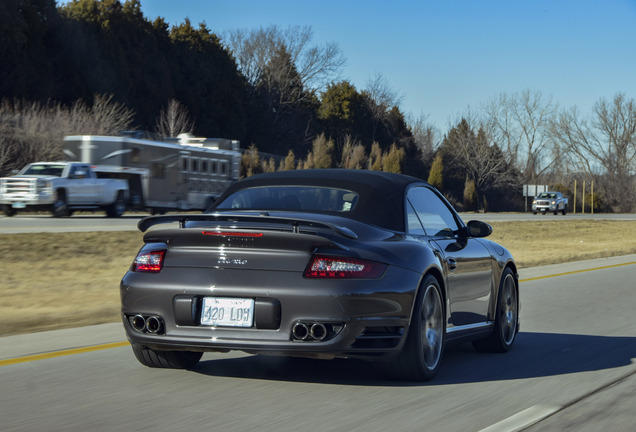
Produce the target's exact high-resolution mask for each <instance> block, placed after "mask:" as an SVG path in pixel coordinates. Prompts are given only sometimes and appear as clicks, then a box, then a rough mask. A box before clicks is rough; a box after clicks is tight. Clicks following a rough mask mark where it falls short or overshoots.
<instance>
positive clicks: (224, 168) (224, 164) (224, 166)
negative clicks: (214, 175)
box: [221, 161, 227, 175]
mask: <svg viewBox="0 0 636 432" xmlns="http://www.w3.org/2000/svg"><path fill="white" fill-rule="evenodd" d="M225 174H227V162H225V161H221V175H225Z"/></svg>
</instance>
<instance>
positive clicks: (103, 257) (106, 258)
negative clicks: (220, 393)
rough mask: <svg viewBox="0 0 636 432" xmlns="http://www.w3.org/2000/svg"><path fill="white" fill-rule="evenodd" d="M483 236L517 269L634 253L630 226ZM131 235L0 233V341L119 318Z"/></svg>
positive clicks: (541, 224) (500, 229)
mask: <svg viewBox="0 0 636 432" xmlns="http://www.w3.org/2000/svg"><path fill="white" fill-rule="evenodd" d="M492 226H493V228H494V232H493V234H492V235H491V236H490V237H489V238H490V239H492V240H494V241H496V242H498V243H500V244H502V245H503V246H505V247H507V248H508V249H509V250H510V251H511V252H512V254H513V256H514V257H515V259H516V261H517V263H518V265H519V266H520V267H532V266H537V265H544V264H555V263H561V262H568V261H578V260H582V259H590V258H599V257H608V256H617V255H626V254H632V253H636V222H633V221H603V220H599V221H595V220H581V221H572V220H568V219H565V218H564V220H559V221H536V222H535V221H531V222H496V223H492ZM141 244H142V240H141V234H140V233H139V232H133V231H130V232H129V231H122V232H95V233H50V234H49V233H41V234H5V235H0V256H2V261H3V264H2V269H3V271H2V273H1V274H0V336H7V335H11V334H20V333H29V332H34V331H43V330H52V329H59V328H69V327H78V326H84V325H90V324H100V323H106V322H115V321H118V320H119V289H118V288H119V281H120V279H121V277H122V276H123V275H124V273H125V272H126V270H127V269H128V267H129V266H130V263H131V262H132V260H133V258H134V256H135V254H136V253H137V250H138V249H139V247H140V246H141Z"/></svg>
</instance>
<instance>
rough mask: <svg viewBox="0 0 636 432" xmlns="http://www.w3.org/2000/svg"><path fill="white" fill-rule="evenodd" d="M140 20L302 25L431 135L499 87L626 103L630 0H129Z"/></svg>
mask: <svg viewBox="0 0 636 432" xmlns="http://www.w3.org/2000/svg"><path fill="white" fill-rule="evenodd" d="M141 4H142V9H143V12H144V15H145V16H146V17H147V18H148V19H151V20H152V19H154V18H156V17H158V16H161V17H163V18H165V19H166V21H167V22H168V23H169V24H171V25H174V24H178V23H181V22H183V20H184V19H185V18H186V17H187V18H190V20H191V21H192V22H193V24H198V23H200V22H205V23H206V24H207V26H208V27H209V28H210V29H211V30H212V31H213V32H215V33H220V34H222V33H223V32H224V31H226V30H229V29H236V28H241V29H254V28H258V27H267V26H270V25H274V24H275V25H279V26H282V27H287V26H290V25H303V26H304V25H309V26H311V28H312V30H313V34H314V39H313V43H314V44H317V45H321V44H324V43H325V42H329V41H333V42H336V43H337V44H338V46H339V47H340V49H341V51H342V53H343V54H344V56H345V57H346V58H347V64H346V66H345V67H344V69H343V71H342V74H341V78H342V79H348V80H349V81H351V82H352V83H353V84H354V85H355V86H356V88H358V90H362V89H364V87H365V86H366V84H367V82H368V81H369V80H370V79H371V78H373V77H374V76H375V75H376V74H381V75H383V76H384V77H385V78H386V79H387V81H388V83H389V84H390V86H391V87H392V88H393V89H394V90H396V91H397V92H398V93H399V94H401V95H402V96H403V99H402V103H401V106H400V108H401V110H402V112H404V113H405V114H409V113H410V114H412V115H415V116H419V115H428V118H429V121H430V122H431V123H432V124H434V125H435V126H436V127H438V128H439V130H440V131H442V133H443V132H444V131H445V130H447V128H448V126H449V124H451V123H454V122H455V121H456V120H457V119H458V118H459V117H458V116H460V115H461V114H462V113H464V112H466V110H467V109H468V108H469V107H470V109H471V110H473V111H474V110H478V109H479V108H480V106H481V105H482V104H483V103H485V102H487V101H488V100H489V99H492V98H494V97H496V96H498V95H499V94H501V93H503V92H507V93H508V94H511V93H518V92H521V91H523V90H525V89H530V90H532V91H540V92H541V93H542V94H543V95H544V96H546V97H550V96H551V97H552V98H553V100H554V101H556V102H558V103H559V104H560V105H561V106H563V107H567V108H569V107H571V106H573V105H576V106H577V108H578V109H579V111H580V113H581V114H582V115H583V116H588V115H590V114H591V110H592V106H593V104H594V103H595V102H596V101H598V99H599V98H607V99H611V98H612V97H613V96H614V95H615V94H616V93H617V92H622V93H625V94H626V95H627V96H628V97H630V98H635V97H636V0H606V1H588V0H570V1H558V0H523V1H515V0H508V1H489V0H446V1H423V0H421V1H415V0H412V1H405V0H393V1H387V0H383V1H376V0H366V1H358V0H350V1H347V0H314V1H307V0H223V1H217V0H207V1H204V0H141Z"/></svg>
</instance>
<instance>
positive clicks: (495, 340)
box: [473, 267, 519, 353]
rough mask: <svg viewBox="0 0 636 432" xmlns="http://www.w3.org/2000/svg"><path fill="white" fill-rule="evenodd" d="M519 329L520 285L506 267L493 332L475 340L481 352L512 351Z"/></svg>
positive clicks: (500, 284) (474, 345)
mask: <svg viewBox="0 0 636 432" xmlns="http://www.w3.org/2000/svg"><path fill="white" fill-rule="evenodd" d="M518 330H519V287H518V286H517V281H516V280H515V277H514V274H513V272H512V270H511V269H510V267H506V269H505V270H504V272H503V274H502V275H501V282H500V283H499V295H498V298H497V315H496V316H495V327H494V329H493V332H492V333H491V334H490V336H488V337H487V338H485V339H480V340H476V341H473V347H474V348H475V349H476V350H477V351H480V352H495V353H503V352H507V351H510V348H512V345H513V343H514V341H515V337H516V335H517V332H518Z"/></svg>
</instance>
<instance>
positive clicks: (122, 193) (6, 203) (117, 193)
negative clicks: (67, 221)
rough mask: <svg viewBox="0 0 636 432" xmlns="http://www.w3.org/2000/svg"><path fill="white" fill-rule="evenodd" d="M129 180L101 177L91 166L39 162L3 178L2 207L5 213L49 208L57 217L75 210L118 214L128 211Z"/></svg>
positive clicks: (68, 214)
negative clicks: (98, 176) (103, 211)
mask: <svg viewBox="0 0 636 432" xmlns="http://www.w3.org/2000/svg"><path fill="white" fill-rule="evenodd" d="M127 199H128V183H127V182H126V180H118V179H100V178H97V176H96V175H95V172H94V171H93V170H92V169H91V167H90V165H88V164H84V163H77V162H36V163H32V164H29V165H27V166H26V167H24V168H23V169H22V171H20V172H19V173H18V174H17V175H15V176H11V177H4V178H0V206H1V207H2V210H3V211H4V214H5V215H6V216H13V215H15V214H16V213H17V212H18V211H20V210H27V209H28V210H48V211H51V212H52V213H53V216H55V217H65V216H70V215H71V214H72V212H73V210H105V211H106V215H107V216H109V217H119V216H121V215H122V213H123V212H124V211H125V210H126V202H127Z"/></svg>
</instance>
